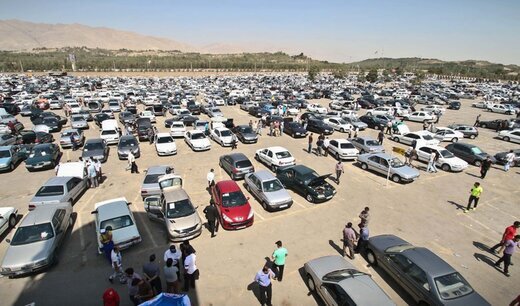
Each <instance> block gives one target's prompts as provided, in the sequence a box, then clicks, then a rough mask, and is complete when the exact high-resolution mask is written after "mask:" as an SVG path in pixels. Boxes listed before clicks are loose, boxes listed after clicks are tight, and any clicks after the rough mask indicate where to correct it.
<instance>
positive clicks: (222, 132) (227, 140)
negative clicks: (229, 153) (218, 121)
mask: <svg viewBox="0 0 520 306" xmlns="http://www.w3.org/2000/svg"><path fill="white" fill-rule="evenodd" d="M209 137H210V138H211V139H213V140H214V141H215V142H216V143H218V144H219V145H221V146H223V147H230V146H231V145H232V144H233V142H236V136H235V135H234V134H233V133H231V131H230V130H229V129H228V128H225V127H218V128H215V129H213V130H211V132H210V133H209Z"/></svg>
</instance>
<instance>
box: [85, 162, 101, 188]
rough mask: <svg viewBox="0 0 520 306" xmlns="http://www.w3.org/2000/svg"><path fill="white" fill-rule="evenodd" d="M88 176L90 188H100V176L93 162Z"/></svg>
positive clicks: (88, 168)
mask: <svg viewBox="0 0 520 306" xmlns="http://www.w3.org/2000/svg"><path fill="white" fill-rule="evenodd" d="M87 174H88V177H89V179H90V188H96V187H97V186H98V180H97V178H98V174H97V171H96V165H95V164H94V162H93V160H92V161H91V162H90V165H88V167H87Z"/></svg>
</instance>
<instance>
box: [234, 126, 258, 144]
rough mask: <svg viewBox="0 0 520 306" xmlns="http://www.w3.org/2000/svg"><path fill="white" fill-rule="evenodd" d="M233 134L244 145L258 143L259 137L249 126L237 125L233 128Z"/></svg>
mask: <svg viewBox="0 0 520 306" xmlns="http://www.w3.org/2000/svg"><path fill="white" fill-rule="evenodd" d="M233 133H234V134H235V135H236V136H237V138H238V140H240V141H241V142H242V143H256V142H257V141H258V135H257V134H256V133H255V131H253V129H252V128H251V127H250V126H249V125H237V126H235V127H234V128H233Z"/></svg>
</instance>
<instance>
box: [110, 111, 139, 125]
mask: <svg viewBox="0 0 520 306" xmlns="http://www.w3.org/2000/svg"><path fill="white" fill-rule="evenodd" d="M108 117H109V116H108V115H107V119H108ZM134 121H135V115H134V114H132V113H131V112H129V111H123V112H120V113H119V122H121V123H122V124H126V123H128V124H133V123H134Z"/></svg>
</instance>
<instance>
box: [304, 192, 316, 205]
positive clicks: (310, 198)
mask: <svg viewBox="0 0 520 306" xmlns="http://www.w3.org/2000/svg"><path fill="white" fill-rule="evenodd" d="M305 199H306V200H307V201H308V202H309V203H312V202H314V199H313V198H312V196H311V195H310V194H309V193H308V194H307V196H306V197H305Z"/></svg>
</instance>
